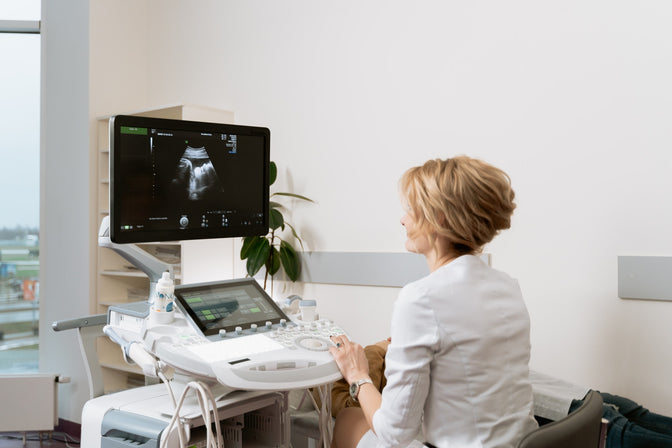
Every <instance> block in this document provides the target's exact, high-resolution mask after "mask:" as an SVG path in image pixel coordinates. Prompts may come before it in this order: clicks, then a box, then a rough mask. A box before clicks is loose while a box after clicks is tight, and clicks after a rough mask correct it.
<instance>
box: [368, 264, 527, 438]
mask: <svg viewBox="0 0 672 448" xmlns="http://www.w3.org/2000/svg"><path fill="white" fill-rule="evenodd" d="M391 328H392V331H391V336H392V342H391V344H390V346H389V348H388V352H387V356H386V358H385V363H386V369H385V376H386V377H387V385H386V386H385V389H384V390H383V400H382V405H381V408H380V409H379V410H378V411H377V412H376V413H375V414H374V417H373V426H374V429H375V433H376V435H377V436H376V437H375V438H372V437H371V436H372V434H368V435H367V436H368V437H365V439H363V440H362V442H363V443H362V444H360V445H367V446H368V445H369V443H370V442H371V441H373V440H375V446H385V447H392V446H408V445H409V444H410V443H411V442H412V441H413V439H414V438H415V437H416V436H417V434H418V432H419V431H420V428H421V427H422V429H423V430H424V435H423V436H421V437H424V441H427V442H430V443H432V444H433V445H435V446H436V447H515V446H516V444H517V443H518V441H519V440H520V439H521V438H522V437H523V436H524V435H525V434H527V433H528V432H530V431H532V430H533V429H535V428H536V427H537V423H536V421H535V420H534V417H533V413H532V388H531V386H530V381H529V369H528V362H529V358H530V334H529V333H530V321H529V315H528V313H527V309H526V307H525V303H524V302H523V298H522V295H521V292H520V288H519V286H518V282H517V281H516V280H514V279H512V278H511V277H509V276H508V275H506V274H504V273H502V272H499V271H496V270H494V269H492V268H490V267H489V266H488V265H487V264H485V263H484V262H483V261H481V260H480V259H479V258H478V257H475V256H471V255H465V256H462V257H459V258H458V259H456V260H454V261H452V262H451V263H449V264H447V265H445V266H442V267H441V268H439V269H437V270H436V271H434V272H433V273H431V274H430V275H428V276H427V277H425V278H423V279H421V280H418V281H416V282H414V283H411V284H409V285H407V286H405V287H404V288H403V289H402V290H401V292H400V294H399V298H398V299H397V301H396V303H395V306H394V312H393V316H392V325H391ZM365 440H369V442H365Z"/></svg>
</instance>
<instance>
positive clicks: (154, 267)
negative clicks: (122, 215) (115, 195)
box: [98, 216, 175, 296]
mask: <svg viewBox="0 0 672 448" xmlns="http://www.w3.org/2000/svg"><path fill="white" fill-rule="evenodd" d="M98 246H100V247H107V248H109V249H112V250H113V251H115V252H116V253H118V254H119V255H121V256H122V257H124V258H125V259H126V260H128V261H129V262H131V263H132V264H133V266H135V267H136V268H138V269H140V270H141V271H142V272H144V273H145V274H147V277H149V283H150V285H149V291H150V296H151V294H152V293H153V292H154V290H155V289H156V283H157V282H158V281H159V279H160V278H161V275H163V273H164V272H166V271H168V272H169V273H170V278H172V279H175V275H174V273H173V266H172V265H171V264H169V263H166V262H164V261H161V260H159V259H158V258H156V257H155V256H153V255H150V254H149V253H147V252H146V251H144V250H142V249H140V248H139V247H138V246H136V245H135V244H117V243H113V242H112V240H111V239H110V217H109V216H106V217H104V218H103V221H102V222H101V223H100V229H99V230H98Z"/></svg>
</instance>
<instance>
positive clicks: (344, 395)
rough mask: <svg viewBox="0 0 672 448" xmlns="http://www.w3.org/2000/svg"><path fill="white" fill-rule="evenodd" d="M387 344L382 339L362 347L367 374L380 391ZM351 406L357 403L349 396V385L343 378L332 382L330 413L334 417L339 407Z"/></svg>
mask: <svg viewBox="0 0 672 448" xmlns="http://www.w3.org/2000/svg"><path fill="white" fill-rule="evenodd" d="M389 344H390V342H389V341H388V340H384V341H380V342H377V343H375V344H372V345H367V346H366V347H364V353H365V354H366V359H367V360H368V361H369V376H370V377H371V380H372V381H373V385H374V386H376V387H377V388H378V390H379V391H380V392H382V391H383V387H385V384H387V379H386V378H385V375H384V373H385V353H387V346H388V345H389ZM351 406H356V407H359V403H357V402H356V401H354V400H353V399H352V398H351V397H350V385H349V384H348V383H346V382H345V380H344V379H340V380H338V381H336V382H335V383H334V384H333V386H332V389H331V415H332V416H333V417H336V416H337V415H338V413H339V412H341V409H343V408H349V407H351Z"/></svg>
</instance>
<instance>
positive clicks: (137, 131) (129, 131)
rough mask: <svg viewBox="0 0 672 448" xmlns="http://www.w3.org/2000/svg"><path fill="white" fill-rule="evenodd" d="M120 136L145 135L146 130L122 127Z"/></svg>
mask: <svg viewBox="0 0 672 448" xmlns="http://www.w3.org/2000/svg"><path fill="white" fill-rule="evenodd" d="M121 133H122V134H133V135H147V128H136V127H133V126H122V127H121Z"/></svg>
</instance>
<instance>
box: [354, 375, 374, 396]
mask: <svg viewBox="0 0 672 448" xmlns="http://www.w3.org/2000/svg"><path fill="white" fill-rule="evenodd" d="M367 383H368V384H373V381H372V380H371V378H362V379H361V380H357V381H353V382H352V384H351V385H350V395H351V396H352V399H353V400H355V401H356V402H359V399H358V397H359V389H360V387H361V386H362V385H363V384H367Z"/></svg>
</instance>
